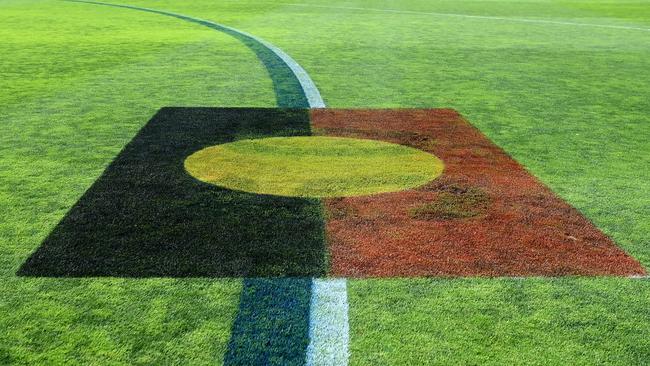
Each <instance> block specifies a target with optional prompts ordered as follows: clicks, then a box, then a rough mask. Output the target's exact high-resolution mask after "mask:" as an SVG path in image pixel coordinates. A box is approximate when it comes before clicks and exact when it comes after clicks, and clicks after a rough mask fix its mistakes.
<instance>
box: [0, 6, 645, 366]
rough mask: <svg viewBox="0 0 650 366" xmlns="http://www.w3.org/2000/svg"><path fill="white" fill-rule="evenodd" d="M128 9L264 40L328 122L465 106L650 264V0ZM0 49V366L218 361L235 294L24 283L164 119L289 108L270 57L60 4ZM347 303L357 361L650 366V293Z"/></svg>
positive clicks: (147, 20) (157, 282) (194, 288)
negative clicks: (104, 179)
mask: <svg viewBox="0 0 650 366" xmlns="http://www.w3.org/2000/svg"><path fill="white" fill-rule="evenodd" d="M128 3H129V4H132V5H138V6H146V7H151V8H156V9H163V10H168V11H174V12H178V13H182V14H186V15H190V16H196V17H199V18H203V19H209V20H213V21H216V22H219V23H222V24H226V25H229V26H232V27H235V28H237V29H240V30H244V31H246V32H249V33H251V34H255V35H257V36H260V37H262V38H264V39H265V40H267V41H269V42H271V43H273V44H274V45H276V46H278V47H280V48H281V49H283V50H284V51H285V52H287V53H288V54H289V55H291V56H292V57H293V58H294V59H295V60H297V61H298V62H299V63H300V64H301V65H302V66H303V67H304V68H305V69H306V70H307V71H308V72H309V74H310V76H311V77H312V79H313V80H314V82H315V83H316V85H318V88H319V89H320V92H321V94H322V95H323V98H324V99H325V101H326V102H327V104H328V106H329V107H333V108H344V107H345V108H347V107H358V108H380V107H404V108H409V107H426V108H454V109H456V110H458V111H459V112H460V113H462V114H463V115H464V116H465V117H466V118H467V119H468V120H469V121H471V122H472V123H473V124H474V125H475V126H476V127H478V128H479V129H480V130H481V131H482V132H483V133H484V134H486V135H487V136H488V137H489V138H490V139H492V141H494V142H495V143H496V144H498V145H499V146H500V147H502V148H503V149H505V150H506V151H507V152H508V153H509V154H511V155H512V156H513V157H514V158H516V159H517V161H519V162H520V163H522V164H523V165H525V166H526V167H527V168H528V169H529V171H530V172H531V173H533V174H534V175H535V176H536V177H538V178H539V179H540V180H542V181H543V182H544V183H546V184H547V185H548V186H549V187H550V188H551V189H553V190H554V191H555V192H556V193H557V194H558V195H560V196H561V197H562V198H564V199H565V200H567V201H568V202H569V203H571V204H572V205H573V206H575V207H576V208H578V209H579V210H580V211H581V212H582V213H583V214H584V215H585V216H587V217H588V218H589V219H590V220H592V221H593V222H594V223H595V224H596V225H597V226H598V227H599V228H600V229H601V230H603V231H604V232H605V233H606V234H608V235H609V236H611V237H612V238H613V239H614V240H615V241H616V242H617V243H618V244H619V245H620V246H621V247H622V248H623V249H625V250H626V251H627V252H628V253H629V254H630V255H632V256H633V257H635V258H637V259H638V260H639V261H640V262H641V263H642V264H643V265H644V266H645V267H646V268H650V239H649V238H650V195H649V194H648V192H650V169H648V167H650V139H649V137H650V113H649V111H650V86H649V85H648V80H650V47H648V45H649V44H650V1H637V2H619V3H617V2H609V1H600V0H597V1H515V0H512V1H435V2H430V1H424V0H422V1H415V0H408V1H399V2H397V1H354V2H338V1H337V2H331V1H327V2H326V1H320V2H317V1H316V0H314V1H311V2H309V3H308V4H315V5H322V6H323V7H317V6H294V5H291V4H287V3H285V2H283V1H271V2H264V3H263V4H259V3H257V2H249V1H219V2H215V1H206V0H202V1H192V2H180V1H170V0H164V1H135V0H129V2H128ZM382 9H383V10H382ZM387 10H390V11H387ZM444 14H447V15H444ZM449 14H456V15H458V14H461V15H468V16H473V17H464V16H451V15H449ZM522 19H525V20H534V21H532V22H531V21H521V20H522ZM540 21H542V22H540ZM567 23H573V24H567ZM585 24H586V25H585ZM592 25H596V26H592ZM598 25H604V26H608V27H598ZM0 40H2V41H0V47H2V57H0V119H1V120H2V123H3V128H2V130H1V131H0V278H1V279H0V294H2V295H0V364H8V365H13V364H25V365H34V364H79V365H88V364H96V365H113V364H114V365H121V364H124V365H160V364H214V363H220V362H221V361H222V360H223V359H224V355H225V354H226V352H227V347H228V341H229V338H230V329H231V327H232V324H233V322H234V321H235V317H236V314H237V308H238V306H239V299H240V295H241V291H242V281H241V280H239V279H199V278H196V279H171V278H164V279H163V278H149V279H124V278H101V279H95V278H87V279H82V278H64V279H52V278H26V277H17V276H16V271H17V270H18V268H19V267H20V266H21V264H22V263H23V262H24V261H25V260H26V259H27V258H28V257H29V255H30V253H32V252H33V251H34V250H36V248H38V247H39V245H40V244H41V242H42V241H43V240H44V239H45V237H46V236H47V235H48V234H49V233H50V232H51V231H52V229H53V228H54V227H55V226H56V225H57V223H58V222H59V221H60V220H61V219H62V218H63V216H64V215H65V214H66V212H68V210H69V209H70V207H72V206H73V205H74V204H75V202H76V201H77V200H78V199H79V198H80V197H81V195H82V194H83V193H84V192H85V191H86V189H88V187H90V185H91V184H92V183H93V182H94V181H95V180H96V179H97V178H98V177H99V176H100V174H101V173H102V171H103V170H104V168H106V167H107V166H108V164H109V163H110V162H111V161H112V160H113V158H114V157H115V156H116V155H117V154H118V153H119V152H120V150H121V149H122V148H123V147H124V145H125V144H127V143H128V142H129V141H130V140H131V138H132V137H133V136H134V135H135V134H136V133H137V131H138V130H139V128H140V127H142V126H143V125H144V124H145V123H146V122H147V121H148V120H149V119H150V118H151V116H152V115H153V114H154V113H155V112H156V111H157V110H158V109H159V108H161V107H164V106H228V107H233V106H248V107H251V106H259V107H274V106H275V105H276V97H275V94H274V89H273V84H272V81H271V79H270V77H269V75H268V72H267V71H266V69H265V68H264V66H263V65H262V63H260V61H259V60H258V58H257V57H256V55H255V54H254V53H253V52H252V51H251V50H250V49H248V48H246V47H245V46H244V45H242V44H241V43H240V42H239V41H238V40H236V39H234V38H232V37H230V36H228V35H226V34H223V33H220V32H216V31H214V30H212V29H209V28H206V27H202V26H199V25H196V24H192V23H189V22H185V21H182V20H179V19H174V18H171V17H165V16H161V15H157V14H151V13H145V12H139V11H135V10H130V9H120V8H112V7H105V6H96V5H89V4H80V3H72V2H64V1H22V0H0ZM348 291H349V301H350V342H351V344H350V350H351V357H350V364H352V365H377V364H386V365H388V364H390V365H396V364H403V365H412V364H440V365H449V364H467V365H477V364H481V365H482V364H495V365H496V364H526V365H547V364H558V365H561V364H574V365H583V364H584V365H602V364H608V365H609V364H611V365H643V364H647V363H648V360H650V311H649V310H648V309H649V308H650V281H649V280H648V279H628V278H526V279H512V278H510V279H507V278H504V279H480V278H472V279H381V280H380V279H372V280H350V281H349V286H348Z"/></svg>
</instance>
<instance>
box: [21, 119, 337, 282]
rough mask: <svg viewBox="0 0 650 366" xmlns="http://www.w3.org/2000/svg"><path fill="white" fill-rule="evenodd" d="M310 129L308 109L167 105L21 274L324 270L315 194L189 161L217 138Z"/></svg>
mask: <svg viewBox="0 0 650 366" xmlns="http://www.w3.org/2000/svg"><path fill="white" fill-rule="evenodd" d="M309 134H310V127H309V111H308V110H304V109H294V110H282V109H261V108H163V109H161V110H160V111H159V112H158V113H157V114H156V115H155V116H154V117H153V118H152V119H151V120H150V121H149V122H148V123H147V124H146V125H145V126H144V127H143V128H142V130H141V131H140V132H139V133H138V134H137V135H136V136H135V138H134V139H133V140H132V141H131V142H130V143H129V144H128V145H127V146H126V147H125V148H124V149H123V151H122V152H121V153H120V154H119V155H118V156H117V157H116V159H115V160H114V161H113V162H112V163H111V164H110V166H109V167H108V168H107V169H106V170H105V171H104V173H103V174H102V176H101V177H100V178H99V179H98V180H97V181H96V182H95V183H94V184H93V185H92V187H91V188H90V189H89V190H88V191H87V192H86V193H85V194H84V195H83V196H82V197H81V199H80V200H79V201H78V202H77V203H76V204H75V205H74V206H73V208H72V209H71V210H70V211H69V212H68V213H67V215H66V216H65V217H64V218H63V219H62V221H61V222H60V223H59V224H58V225H57V226H56V227H55V228H54V230H53V231H52V233H51V234H50V235H49V236H48V237H47V238H46V239H45V241H44V242H43V243H42V245H41V246H40V247H39V248H38V249H37V250H36V251H35V252H34V253H33V254H32V256H31V257H30V258H29V259H28V260H27V261H26V262H25V263H24V264H23V266H22V267H21V268H20V269H19V271H18V275H21V276H52V277H83V276H119V277H277V276H279V277H285V276H299V277H302V276H309V277H311V276H322V275H324V274H325V273H326V270H327V268H326V267H327V255H326V246H325V240H324V229H323V221H324V220H323V215H322V208H321V205H320V202H319V201H318V200H317V199H304V198H291V197H278V196H270V195H259V194H251V193H245V192H237V191H232V190H228V189H223V188H220V187H216V186H213V185H210V184H206V183H203V182H200V181H198V180H196V179H195V178H193V177H191V176H190V175H189V174H187V172H186V171H185V169H184V165H183V163H184V160H185V159H186V157H187V156H189V155H191V154H192V153H194V152H195V151H197V150H200V149H202V148H205V147H207V146H211V145H216V144H221V143H226V142H231V141H234V140H237V139H242V138H261V137H268V136H295V135H309Z"/></svg>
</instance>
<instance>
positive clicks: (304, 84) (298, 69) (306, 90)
mask: <svg viewBox="0 0 650 366" xmlns="http://www.w3.org/2000/svg"><path fill="white" fill-rule="evenodd" d="M68 1H71V2H78V3H86V4H95V5H106V6H114V7H118V8H127V9H134V10H140V11H146V12H150V13H156V14H162V15H169V16H172V17H175V18H179V19H184V20H188V21H191V22H194V23H198V24H202V25H205V26H209V27H213V28H221V29H225V30H228V31H231V32H234V33H237V34H239V35H241V36H244V37H246V38H249V39H251V40H253V41H255V42H257V43H259V44H261V45H262V46H264V47H266V48H267V49H269V50H270V51H271V52H273V53H275V54H276V55H277V56H278V57H279V58H280V59H281V60H282V62H284V64H285V65H287V66H288V67H289V69H291V72H292V73H293V75H294V76H295V77H296V79H298V82H299V83H300V87H301V88H302V91H303V94H304V95H305V97H306V98H307V102H308V104H309V107H310V108H325V102H324V101H323V98H322V97H321V95H320V92H319V91H318V88H317V87H316V84H314V81H313V80H312V79H311V77H309V74H308V73H307V71H305V69H303V68H302V66H300V65H299V64H298V63H297V62H296V60H294V59H293V58H291V56H289V55H287V54H286V53H285V52H284V51H282V50H281V49H279V48H278V47H276V46H274V45H273V44H271V43H269V42H267V41H265V40H263V39H262V38H259V37H257V36H254V35H252V34H250V33H246V32H244V31H240V30H239V29H236V28H232V27H229V26H227V25H223V24H219V23H215V22H212V21H210V20H205V19H201V18H194V17H191V16H187V15H183V14H179V13H173V12H170V11H165V10H157V9H151V8H143V7H139V6H133V5H125V4H113V3H105V2H99V1H90V0H88V1H87V0H68Z"/></svg>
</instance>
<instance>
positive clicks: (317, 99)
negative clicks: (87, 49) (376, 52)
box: [66, 0, 325, 108]
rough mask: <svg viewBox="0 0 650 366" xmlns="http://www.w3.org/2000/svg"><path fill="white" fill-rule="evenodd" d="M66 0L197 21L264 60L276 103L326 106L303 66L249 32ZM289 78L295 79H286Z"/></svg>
mask: <svg viewBox="0 0 650 366" xmlns="http://www.w3.org/2000/svg"><path fill="white" fill-rule="evenodd" d="M66 1H70V2H77V3H85V4H94V5H105V6H112V7H117V8H125V9H133V10H139V11H145V12H149V13H155V14H160V15H166V16H170V17H174V18H178V19H182V20H185V21H188V22H192V23H196V24H200V25H203V26H206V27H208V28H211V29H215V30H217V31H220V32H223V33H226V34H229V35H231V36H233V37H235V38H237V39H238V40H240V41H241V42H242V43H244V44H245V45H246V46H248V47H249V48H250V49H252V50H253V52H255V53H256V54H257V56H258V57H259V58H260V60H261V61H262V62H263V63H264V65H265V67H266V68H267V70H268V71H269V75H270V76H271V79H272V80H273V86H274V88H275V92H276V97H277V99H278V106H280V107H285V108H300V107H310V108H324V107H325V102H324V101H323V98H322V97H321V95H320V92H319V91H318V88H317V87H316V85H315V84H314V82H313V80H312V79H311V78H310V77H309V74H308V73H307V71H305V69H304V68H303V67H302V66H300V65H299V64H298V63H297V62H296V61H295V60H294V59H293V58H292V57H291V56H289V55H288V54H286V53H285V52H284V51H282V50H281V49H279V48H278V47H276V46H274V45H273V44H271V43H269V42H267V41H265V40H263V39H262V38H259V37H257V36H254V35H252V34H250V33H246V32H243V31H240V30H238V29H235V28H232V27H229V26H227V25H223V24H219V23H215V22H212V21H209V20H205V19H200V18H195V17H191V16H187V15H183V14H178V13H173V12H169V11H165V10H157V9H151V8H144V7H139V6H133V5H125V4H111V3H104V2H98V1H84V0H66ZM283 69H286V70H283ZM289 78H291V79H294V80H288V79H289Z"/></svg>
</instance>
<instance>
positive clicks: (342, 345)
mask: <svg viewBox="0 0 650 366" xmlns="http://www.w3.org/2000/svg"><path fill="white" fill-rule="evenodd" d="M310 308H311V311H310V313H309V340H310V343H309V347H308V348H307V361H306V364H307V366H317V365H318V366H320V365H337V366H345V365H347V364H348V359H349V349H348V344H349V334H350V329H349V321H348V294H347V280H346V279H344V278H336V279H314V280H313V282H312V288H311V305H310Z"/></svg>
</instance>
